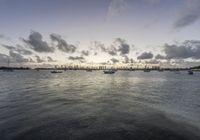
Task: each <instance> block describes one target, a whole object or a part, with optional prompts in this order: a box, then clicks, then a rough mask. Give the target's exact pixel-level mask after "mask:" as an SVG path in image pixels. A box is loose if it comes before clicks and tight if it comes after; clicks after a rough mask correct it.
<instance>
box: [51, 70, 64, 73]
mask: <svg viewBox="0 0 200 140" xmlns="http://www.w3.org/2000/svg"><path fill="white" fill-rule="evenodd" d="M51 73H63V71H58V70H53V71H51Z"/></svg>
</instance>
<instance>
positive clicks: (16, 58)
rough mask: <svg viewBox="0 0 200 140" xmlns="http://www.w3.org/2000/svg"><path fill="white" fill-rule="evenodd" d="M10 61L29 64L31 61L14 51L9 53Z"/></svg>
mask: <svg viewBox="0 0 200 140" xmlns="http://www.w3.org/2000/svg"><path fill="white" fill-rule="evenodd" d="M9 55H10V59H11V61H14V62H17V63H27V62H29V59H27V58H24V57H23V56H22V55H20V54H18V53H15V52H14V51H12V50H10V51H9Z"/></svg>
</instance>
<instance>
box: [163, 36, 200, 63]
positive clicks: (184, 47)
mask: <svg viewBox="0 0 200 140" xmlns="http://www.w3.org/2000/svg"><path fill="white" fill-rule="evenodd" d="M164 52H165V54H166V59H187V58H192V59H200V41H199V40H187V41H185V42H183V43H182V44H180V45H178V44H172V45H169V44H165V45H164Z"/></svg>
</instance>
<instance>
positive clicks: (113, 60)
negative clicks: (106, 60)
mask: <svg viewBox="0 0 200 140" xmlns="http://www.w3.org/2000/svg"><path fill="white" fill-rule="evenodd" d="M110 61H111V62H112V63H114V64H115V63H118V62H119V60H118V59H116V58H112V59H110Z"/></svg>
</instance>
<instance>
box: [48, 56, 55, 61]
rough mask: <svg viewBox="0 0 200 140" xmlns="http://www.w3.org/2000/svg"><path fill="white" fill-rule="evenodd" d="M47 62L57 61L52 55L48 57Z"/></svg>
mask: <svg viewBox="0 0 200 140" xmlns="http://www.w3.org/2000/svg"><path fill="white" fill-rule="evenodd" d="M47 62H56V60H54V59H53V58H51V57H50V56H48V57H47Z"/></svg>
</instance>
